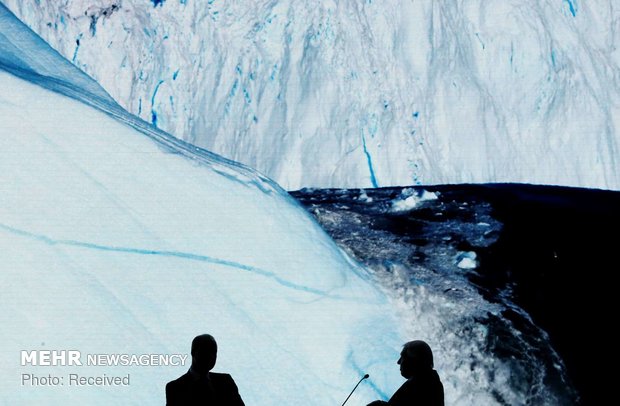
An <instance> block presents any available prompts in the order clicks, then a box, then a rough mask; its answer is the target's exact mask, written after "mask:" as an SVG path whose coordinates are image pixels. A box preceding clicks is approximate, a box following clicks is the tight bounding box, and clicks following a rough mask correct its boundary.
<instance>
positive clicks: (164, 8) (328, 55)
mask: <svg viewBox="0 0 620 406" xmlns="http://www.w3.org/2000/svg"><path fill="white" fill-rule="evenodd" d="M3 1H4V3H5V4H6V6H7V7H8V8H10V9H11V10H13V11H14V12H15V13H16V14H17V15H18V16H19V18H20V19H22V20H23V21H24V22H26V23H27V24H28V25H29V26H30V27H31V28H32V29H33V30H35V31H36V32H37V33H39V34H40V35H41V36H42V37H43V38H44V39H45V40H46V41H47V42H49V43H50V44H51V45H52V46H53V47H54V48H55V49H57V50H58V51H59V52H60V53H61V54H63V55H64V56H65V57H66V58H67V59H69V60H71V61H72V62H73V63H74V64H75V65H77V66H78V67H80V68H81V69H82V70H84V71H85V72H87V73H88V74H89V75H91V76H92V77H93V78H95V79H96V80H97V81H98V82H99V83H100V84H101V85H102V86H103V87H104V88H105V89H106V90H107V91H108V92H109V94H110V95H111V96H112V97H113V98H114V99H115V100H116V101H117V102H118V103H120V104H121V105H122V106H123V107H125V108H126V109H127V110H128V111H130V112H132V113H134V114H136V115H138V116H140V117H141V118H143V119H144V120H146V121H148V122H150V123H152V124H154V125H156V126H157V127H158V128H161V129H163V130H165V131H168V132H169V133H171V134H173V135H175V136H177V137H179V138H180V139H182V140H184V141H187V142H189V143H191V144H195V145H197V146H200V147H203V148H206V149H208V150H210V151H213V152H216V153H218V154H221V155H223V156H225V157H228V158H230V159H233V160H235V161H239V162H243V163H245V164H247V165H249V166H251V167H253V168H256V169H258V170H259V171H261V172H262V173H265V174H266V175H268V176H270V177H271V178H273V179H274V180H276V181H277V182H278V183H279V184H281V185H282V186H283V187H284V188H287V189H289V190H292V189H298V188H301V187H377V186H388V185H411V184H427V185H428V184H446V183H469V182H525V183H541V184H557V185H565V186H580V187H589V188H604V189H613V190H618V189H620V175H619V174H620V170H619V163H618V158H617V157H618V153H619V150H618V148H619V145H618V142H619V139H620V136H619V135H618V128H619V125H620V121H619V120H620V118H619V117H620V87H619V84H620V51H618V43H619V40H620V27H619V26H618V21H620V7H618V6H617V4H616V3H615V2H614V1H613V0H601V1H597V2H586V1H581V0H540V1H539V0H528V1H523V0H490V1H489V0H473V1H467V2H462V1H454V2H437V1H431V0H423V1H397V0H389V1H383V2H377V1H372V0H367V1H358V0H344V1H333V0H332V1H322V2H319V3H316V4H315V3H308V2H304V1H301V0H288V1H274V0H269V1H253V2H232V3H231V2H223V1H219V0H209V1H206V2H203V1H194V0H166V1H157V2H154V1H147V0H122V1H121V0H72V1H68V0H55V1H46V0H3Z"/></svg>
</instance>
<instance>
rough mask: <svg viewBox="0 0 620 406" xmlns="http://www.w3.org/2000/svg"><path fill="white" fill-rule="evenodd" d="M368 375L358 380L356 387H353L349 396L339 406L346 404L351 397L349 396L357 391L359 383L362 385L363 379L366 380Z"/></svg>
mask: <svg viewBox="0 0 620 406" xmlns="http://www.w3.org/2000/svg"><path fill="white" fill-rule="evenodd" d="M369 376H370V375H368V374H366V375H364V376H363V377H362V379H360V381H359V382H358V383H357V385H355V387H354V388H353V390H352V391H351V393H349V396H347V398H346V399H345V400H344V402H342V405H341V406H344V404H345V403H347V400H349V398H350V397H351V395H352V394H353V392H355V389H357V387H358V386H359V385H360V383H362V381H363V380H364V379H367V378H368V377H369Z"/></svg>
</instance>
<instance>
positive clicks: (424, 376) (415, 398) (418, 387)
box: [367, 340, 444, 406]
mask: <svg viewBox="0 0 620 406" xmlns="http://www.w3.org/2000/svg"><path fill="white" fill-rule="evenodd" d="M398 364H399V365H400V374H401V375H402V376H403V378H405V379H407V381H406V382H405V383H404V384H403V385H402V386H401V387H400V388H399V389H398V390H397V391H396V392H395V393H394V395H392V397H391V398H390V400H389V401H387V402H384V401H382V400H375V401H374V402H372V403H369V404H368V405H367V406H380V405H389V406H405V405H406V406H444V403H443V385H442V384H441V380H440V379H439V375H437V371H435V370H434V369H433V352H432V351H431V347H429V345H428V344H426V343H425V342H424V341H419V340H417V341H410V342H408V343H407V344H405V345H404V346H403V350H402V351H401V353H400V358H399V359H398Z"/></svg>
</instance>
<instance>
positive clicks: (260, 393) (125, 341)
mask: <svg viewBox="0 0 620 406" xmlns="http://www.w3.org/2000/svg"><path fill="white" fill-rule="evenodd" d="M0 88H1V89H2V92H0V253H1V254H0V255H1V257H2V261H1V263H0V284H1V286H2V294H1V295H0V324H1V325H2V330H1V331H2V333H1V335H0V365H1V367H0V371H1V372H0V404H12V405H22V404H28V405H39V404H40V405H51V404H88V405H97V404H106V405H109V404H136V405H137V404H140V405H147V404H162V403H163V402H164V392H163V391H164V385H165V383H166V382H167V381H169V380H172V379H174V378H176V377H178V376H179V375H181V374H182V373H184V372H185V371H186V370H187V368H188V365H185V366H178V367H170V366H168V367H164V366H129V367H122V366H116V367H113V366H86V365H84V366H79V367H78V366H56V367H52V366H36V367H35V366H28V365H26V366H23V365H21V364H20V352H21V351H22V350H28V351H30V350H63V349H66V350H77V351H81V352H82V354H83V355H84V357H85V356H86V355H87V354H108V353H111V354H177V353H180V354H187V353H188V351H189V344H190V342H191V339H192V338H193V337H194V336H195V335H196V334H200V333H204V332H209V333H211V334H213V335H214V336H215V337H216V338H217V339H218V340H219V343H220V353H219V362H218V365H217V366H216V370H218V371H227V372H230V373H231V374H232V375H233V376H234V377H235V379H236V380H237V382H238V385H239V388H240V392H241V394H242V396H243V398H244V399H245V401H246V403H247V404H248V405H273V404H317V405H322V404H336V403H338V402H341V399H343V398H344V397H345V396H346V395H347V393H348V391H349V390H350V388H351V386H352V384H353V383H354V382H355V381H356V380H357V378H358V376H360V374H361V373H362V371H364V370H366V369H367V368H369V367H371V366H372V367H373V368H376V369H377V371H378V372H380V371H385V373H377V374H374V375H375V376H374V379H373V381H371V382H370V383H368V384H365V385H363V387H360V390H359V393H358V394H357V402H359V403H363V402H364V401H367V400H371V399H373V398H376V397H379V396H381V394H382V393H384V392H385V391H388V390H391V388H392V387H394V386H397V385H398V384H399V382H400V379H399V377H398V376H397V370H396V368H395V367H394V364H393V363H394V360H395V359H396V357H397V354H398V351H399V346H400V344H401V342H402V341H403V337H402V336H401V332H400V330H399V327H398V325H397V323H396V321H395V319H394V317H393V316H392V315H393V311H392V309H391V308H390V307H389V301H388V300H387V298H386V297H385V295H384V294H382V293H381V292H379V291H378V290H377V289H375V288H373V287H372V286H371V285H370V283H369V281H368V277H367V276H366V273H365V271H363V270H361V269H359V268H358V267H357V266H356V265H355V264H353V263H351V262H350V260H348V259H347V257H345V256H344V254H343V253H342V252H341V251H340V250H339V249H338V248H337V247H336V246H335V245H334V244H333V242H332V241H331V240H330V239H329V238H328V237H327V236H326V235H325V234H324V233H323V231H322V230H321V229H320V228H319V227H318V226H317V225H316V224H315V223H314V221H312V220H311V219H310V218H309V217H308V216H307V215H306V214H305V212H304V211H303V210H302V209H300V208H299V207H298V206H297V205H296V204H295V203H294V201H293V200H292V199H290V198H289V197H288V196H287V195H286V194H285V193H284V192H283V191H282V190H281V189H280V188H279V187H278V186H277V185H275V184H274V183H272V182H270V181H268V180H267V179H265V178H263V177H261V176H260V175H258V174H256V173H255V172H254V171H253V170H251V169H248V168H243V167H241V166H239V165H237V164H233V163H231V162H227V161H225V160H223V159H221V158H218V157H216V156H214V155H213V154H209V153H207V152H206V151H203V150H199V149H196V148H191V147H189V146H187V145H184V144H182V143H180V142H178V141H177V140H175V139H174V138H172V137H171V136H169V135H167V134H165V133H163V132H161V131H157V130H156V129H154V128H151V127H150V126H149V125H148V124H146V123H141V122H140V120H138V119H136V118H134V117H132V116H131V115H130V114H128V113H125V112H124V111H123V110H122V109H121V108H120V107H118V106H117V105H115V104H114V103H113V102H112V100H111V99H110V97H109V96H107V94H106V93H105V92H104V91H103V90H102V89H101V88H100V87H99V86H98V85H97V84H96V83H95V82H94V81H92V80H90V79H89V78H88V77H87V76H86V75H84V74H81V73H80V72H79V71H78V70H77V69H76V68H74V67H72V66H71V64H70V63H68V62H66V61H64V60H63V59H62V58H61V57H60V55H58V54H56V53H55V52H54V51H52V50H51V49H50V48H48V47H47V45H46V44H45V43H44V42H43V41H41V40H40V39H38V38H37V37H36V36H35V35H33V34H31V33H30V32H28V30H27V28H26V27H25V26H23V25H22V24H21V23H20V22H19V21H18V20H17V19H16V18H14V16H12V15H11V14H10V13H9V12H8V11H7V9H5V8H4V6H3V5H1V4H0ZM71 373H75V374H79V375H80V376H102V375H106V376H125V375H127V374H130V379H131V380H130V382H131V383H130V385H129V386H121V387H110V386H72V385H69V381H68V375H69V374H71ZM22 374H34V375H35V376H37V377H48V376H51V377H62V378H64V386H49V385H41V386H32V385H30V384H28V383H26V384H24V382H23V381H22Z"/></svg>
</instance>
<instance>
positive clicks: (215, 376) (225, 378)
mask: <svg viewBox="0 0 620 406" xmlns="http://www.w3.org/2000/svg"><path fill="white" fill-rule="evenodd" d="M209 379H211V380H212V381H213V382H235V381H234V380H233V378H232V376H231V375H230V374H224V373H220V372H209Z"/></svg>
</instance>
